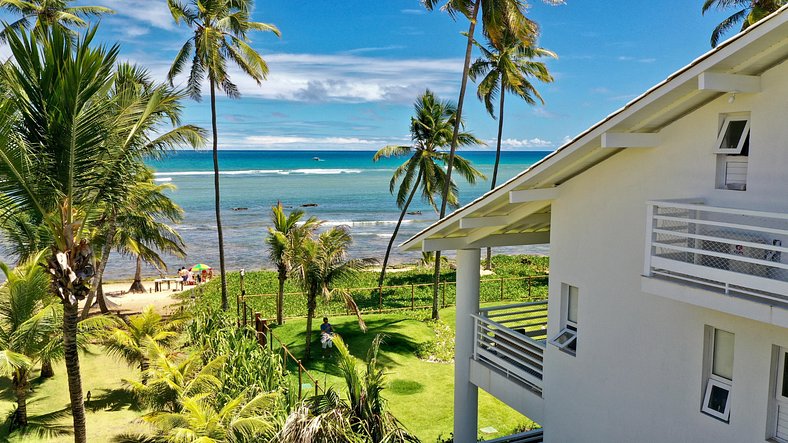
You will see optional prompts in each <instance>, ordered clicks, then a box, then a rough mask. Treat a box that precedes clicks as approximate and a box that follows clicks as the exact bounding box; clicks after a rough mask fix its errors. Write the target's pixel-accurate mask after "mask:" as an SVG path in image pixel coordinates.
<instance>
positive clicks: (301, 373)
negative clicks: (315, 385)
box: [296, 360, 304, 401]
mask: <svg viewBox="0 0 788 443" xmlns="http://www.w3.org/2000/svg"><path fill="white" fill-rule="evenodd" d="M296 363H298V401H301V399H302V398H303V395H302V392H301V390H302V389H303V388H304V379H303V376H304V367H303V366H301V360H297V361H296Z"/></svg>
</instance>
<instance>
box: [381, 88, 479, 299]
mask: <svg viewBox="0 0 788 443" xmlns="http://www.w3.org/2000/svg"><path fill="white" fill-rule="evenodd" d="M413 106H414V109H415V115H414V116H413V117H411V119H410V138H411V140H412V141H413V143H412V144H411V145H403V146H398V145H389V146H385V147H383V148H381V149H380V150H379V151H378V152H376V153H375V156H374V157H373V158H372V160H373V161H378V160H380V159H381V158H384V157H385V158H388V157H408V159H407V160H405V162H404V163H403V164H401V165H400V166H399V167H398V168H397V169H396V170H395V171H394V175H393V176H392V177H391V181H390V182H389V191H390V192H391V193H392V194H393V193H394V189H395V188H396V185H397V182H398V181H399V182H400V185H399V190H398V191H397V206H398V207H399V208H400V209H402V211H401V212H400V215H399V219H398V220H397V224H396V226H395V227H394V233H393V234H392V235H391V238H390V239H389V244H388V247H387V248H386V255H385V257H384V258H383V267H382V268H381V270H380V277H378V288H381V287H382V286H383V279H384V278H385V276H386V266H387V265H388V262H389V255H390V254H391V248H392V246H393V245H394V240H395V239H396V238H397V233H398V232H399V228H400V226H401V225H402V220H403V219H404V218H405V214H407V212H408V207H409V206H410V203H411V202H412V201H413V197H414V196H415V195H416V193H417V192H418V191H421V196H422V199H423V200H424V201H425V202H427V203H428V204H429V205H430V206H432V208H433V209H435V211H436V212H437V211H438V205H437V202H436V197H439V195H440V192H441V190H442V189H443V180H445V178H446V176H445V173H444V170H443V167H444V166H445V165H446V161H447V159H448V153H446V152H444V151H441V149H442V148H446V147H447V146H449V144H450V143H451V136H452V130H453V128H454V118H455V116H456V111H457V108H456V107H455V106H454V105H453V104H452V103H450V102H448V101H443V100H439V99H438V98H437V97H435V94H433V93H432V91H430V90H429V89H428V90H426V91H425V92H424V94H422V95H420V96H419V97H418V98H417V99H416V103H415V104H414V105H413ZM459 144H460V146H474V145H480V144H482V142H481V141H480V140H479V139H477V138H476V137H474V136H473V134H471V133H470V132H461V133H460V135H459ZM455 163H456V165H457V170H458V171H459V173H460V174H461V175H462V176H463V177H464V178H465V179H466V180H467V181H468V183H471V184H473V183H476V179H477V178H484V175H483V174H482V173H481V172H479V171H478V170H476V169H475V168H474V167H473V166H471V163H470V162H469V161H467V160H466V159H464V158H462V157H460V156H455ZM400 180H401V181H400ZM457 202H458V197H457V192H456V186H452V192H451V193H450V194H449V205H451V206H452V207H456V206H457Z"/></svg>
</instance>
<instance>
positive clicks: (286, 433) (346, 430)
mask: <svg viewBox="0 0 788 443" xmlns="http://www.w3.org/2000/svg"><path fill="white" fill-rule="evenodd" d="M382 341H383V336H381V335H377V336H376V337H375V338H374V339H373V340H372V346H371V347H370V348H369V352H368V353H367V365H366V370H365V371H364V372H362V371H359V369H358V367H357V365H356V359H355V358H354V357H353V356H352V355H350V352H349V351H348V348H347V346H346V345H345V343H344V342H343V341H342V339H341V338H339V337H335V339H334V345H335V346H336V348H337V351H338V352H339V362H338V364H337V366H338V368H339V372H340V374H341V376H342V377H343V378H344V379H345V387H346V388H347V400H345V399H344V398H342V396H341V395H340V394H339V393H338V392H337V391H336V390H335V389H334V387H330V388H328V389H327V390H326V392H325V393H324V394H320V395H316V396H315V397H312V398H310V399H309V400H307V402H305V404H303V405H302V406H301V407H299V408H297V409H296V410H295V411H293V412H292V413H291V414H290V415H289V416H288V417H287V420H286V421H285V424H284V426H283V427H282V430H281V431H280V432H279V434H278V435H277V438H278V439H277V441H281V442H282V443H298V442H306V441H348V442H355V441H358V442H362V441H364V442H373V443H381V442H391V443H405V442H418V441H419V439H418V438H416V437H415V436H414V435H412V434H411V433H410V432H408V431H407V429H405V427H404V426H403V425H402V423H400V421H399V420H397V418H396V417H394V416H393V415H392V414H391V412H389V411H388V408H387V407H386V399H385V398H383V396H382V395H381V393H382V392H383V389H385V387H386V380H385V372H384V369H383V368H381V367H379V366H378V350H379V348H380V344H381V343H382Z"/></svg>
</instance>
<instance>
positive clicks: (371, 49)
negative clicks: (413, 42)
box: [344, 45, 405, 54]
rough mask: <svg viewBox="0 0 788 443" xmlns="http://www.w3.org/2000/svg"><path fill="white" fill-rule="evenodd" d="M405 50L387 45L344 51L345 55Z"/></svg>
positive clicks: (398, 46)
mask: <svg viewBox="0 0 788 443" xmlns="http://www.w3.org/2000/svg"><path fill="white" fill-rule="evenodd" d="M403 48H405V47H404V46H402V45H388V46H372V47H369V48H356V49H350V50H347V51H344V53H345V54H364V53H367V52H381V51H392V50H394V49H403Z"/></svg>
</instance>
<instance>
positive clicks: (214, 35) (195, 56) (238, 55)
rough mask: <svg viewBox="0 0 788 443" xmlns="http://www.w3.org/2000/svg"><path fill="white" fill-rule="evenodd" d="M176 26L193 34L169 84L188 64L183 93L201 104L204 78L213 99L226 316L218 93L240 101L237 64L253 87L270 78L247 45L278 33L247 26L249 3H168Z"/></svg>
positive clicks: (266, 26)
mask: <svg viewBox="0 0 788 443" xmlns="http://www.w3.org/2000/svg"><path fill="white" fill-rule="evenodd" d="M167 4H168V5H169V7H170V12H171V13H172V17H173V18H174V19H175V22H176V23H180V22H184V23H185V24H186V25H188V26H189V27H190V28H193V29H194V35H193V36H192V37H191V38H189V39H188V40H187V41H186V43H184V45H183V47H181V49H180V51H179V52H178V55H177V56H176V57H175V60H174V61H173V63H172V67H171V68H170V71H169V73H168V74H167V78H168V79H169V80H170V82H172V81H173V80H174V79H175V77H176V76H177V75H178V74H180V73H181V71H183V69H184V68H185V67H186V65H187V63H189V61H191V71H190V72H189V78H188V82H187V90H188V92H189V94H190V95H191V96H192V98H194V99H195V100H200V93H201V90H202V81H203V79H205V78H206V77H207V78H208V85H209V89H210V94H211V128H212V134H213V172H214V174H213V184H214V204H215V210H216V232H217V235H218V240H219V273H220V275H221V283H222V309H223V310H225V311H226V310H227V307H228V305H227V279H226V275H225V263H224V236H223V232H222V215H221V196H220V192H219V156H218V151H217V149H218V144H219V138H218V137H219V136H218V133H217V128H216V89H217V88H218V89H219V90H220V91H224V93H225V94H227V96H228V97H230V98H238V97H240V92H239V91H238V87H237V86H236V85H235V84H234V83H233V82H232V81H231V80H230V75H229V73H228V70H227V68H228V63H232V64H235V65H236V66H237V67H239V68H240V69H241V71H242V72H243V73H244V74H246V75H248V76H249V77H251V78H252V79H253V80H254V81H255V82H257V84H258V85H259V84H261V82H262V81H263V80H264V79H265V78H266V76H267V75H268V65H267V64H266V63H265V60H263V58H262V57H261V56H260V54H258V53H257V52H256V51H255V50H254V49H253V48H252V47H251V46H249V43H248V35H249V33H250V32H251V31H270V32H273V33H275V34H276V35H277V36H278V35H280V33H279V30H278V29H277V28H276V27H275V26H273V25H269V24H265V23H259V22H254V21H251V20H250V14H251V10H252V0H188V3H183V2H181V1H179V0H167Z"/></svg>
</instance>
